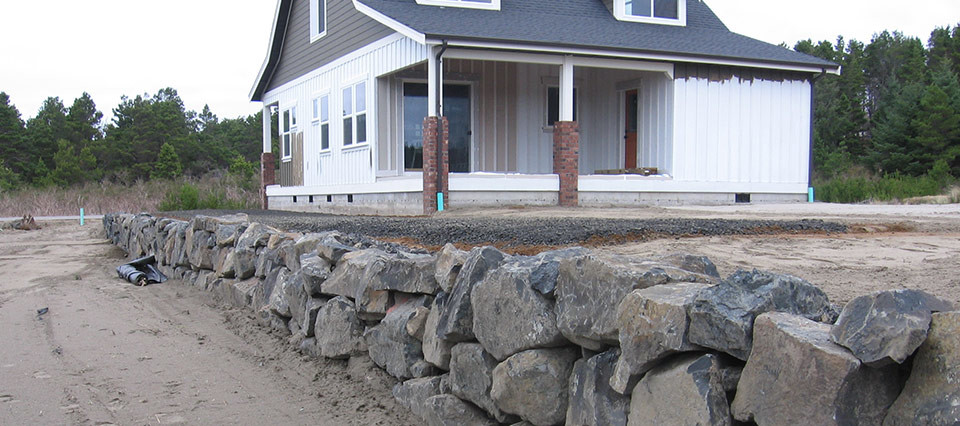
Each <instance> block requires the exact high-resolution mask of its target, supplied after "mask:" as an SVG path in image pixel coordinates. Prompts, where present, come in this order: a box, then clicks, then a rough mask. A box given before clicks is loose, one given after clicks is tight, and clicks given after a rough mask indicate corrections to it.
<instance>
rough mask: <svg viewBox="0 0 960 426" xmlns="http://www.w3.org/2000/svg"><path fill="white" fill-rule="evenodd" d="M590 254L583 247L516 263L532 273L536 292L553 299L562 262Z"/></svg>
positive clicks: (543, 254)
mask: <svg viewBox="0 0 960 426" xmlns="http://www.w3.org/2000/svg"><path fill="white" fill-rule="evenodd" d="M588 253H590V251H589V250H587V249H585V248H583V247H571V248H565V249H560V250H550V251H545V252H543V253H540V254H538V255H536V256H530V257H521V258H516V259H515V262H516V263H519V264H521V265H523V267H524V268H525V269H528V270H529V271H530V283H531V287H533V289H534V290H537V291H538V292H539V293H540V294H543V295H545V296H547V297H551V298H552V297H554V292H555V291H556V290H557V280H558V279H559V277H560V262H562V261H563V260H565V259H570V258H574V257H579V256H584V255H586V254H588Z"/></svg>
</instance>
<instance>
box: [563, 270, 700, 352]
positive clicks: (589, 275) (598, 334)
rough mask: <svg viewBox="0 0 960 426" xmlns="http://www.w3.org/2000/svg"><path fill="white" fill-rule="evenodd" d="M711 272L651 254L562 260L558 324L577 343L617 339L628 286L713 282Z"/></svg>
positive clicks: (597, 344) (598, 344) (596, 344)
mask: <svg viewBox="0 0 960 426" xmlns="http://www.w3.org/2000/svg"><path fill="white" fill-rule="evenodd" d="M715 281H716V278H715V277H712V276H709V275H703V274H699V273H696V272H691V271H685V270H682V269H679V268H677V267H675V266H673V265H669V264H666V263H661V262H659V261H657V260H651V259H637V258H632V257H626V256H620V255H611V254H603V253H594V254H589V255H586V256H579V257H575V258H568V259H565V260H563V261H562V262H561V263H560V275H559V278H558V280H557V325H558V326H559V328H560V331H561V332H562V333H563V335H564V336H566V338H567V339H570V341H571V342H574V343H576V344H578V345H580V346H583V347H586V348H588V349H591V350H595V351H599V350H603V348H604V347H606V346H609V345H616V344H617V343H618V334H617V313H616V309H614V308H612V307H615V306H618V305H619V304H620V301H621V300H622V299H623V297H624V296H626V295H627V293H629V292H630V291H632V290H635V289H643V288H647V287H652V286H654V285H660V284H667V283H671V282H698V283H713V282H715Z"/></svg>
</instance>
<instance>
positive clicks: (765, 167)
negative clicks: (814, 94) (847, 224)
mask: <svg viewBox="0 0 960 426" xmlns="http://www.w3.org/2000/svg"><path fill="white" fill-rule="evenodd" d="M723 72H726V73H727V74H726V75H723V74H722V73H723ZM751 73H753V72H752V71H745V70H734V69H725V70H724V69H719V70H718V68H716V67H709V68H708V67H701V68H700V69H696V68H695V67H689V68H688V69H686V70H682V69H679V67H678V75H677V77H676V79H675V80H674V108H673V113H674V115H675V116H674V135H675V137H674V147H673V148H674V155H673V162H674V165H673V177H674V179H676V180H678V181H691V182H711V183H713V182H730V183H782V184H806V183H807V178H808V176H807V175H808V164H809V157H810V153H809V143H810V128H809V123H810V83H809V82H808V81H806V80H803V79H801V78H800V77H798V76H796V75H793V74H788V73H783V74H779V73H771V72H764V73H762V74H757V75H752V74H751ZM667 140H669V138H668V139H667Z"/></svg>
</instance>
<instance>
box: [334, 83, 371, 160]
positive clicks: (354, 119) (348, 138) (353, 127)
mask: <svg viewBox="0 0 960 426" xmlns="http://www.w3.org/2000/svg"><path fill="white" fill-rule="evenodd" d="M340 101H341V103H342V105H343V115H342V116H343V146H345V147H346V146H351V145H356V144H362V143H367V82H365V81H361V82H359V83H357V84H354V85H353V86H349V87H345V88H344V89H343V96H342V97H341V98H340Z"/></svg>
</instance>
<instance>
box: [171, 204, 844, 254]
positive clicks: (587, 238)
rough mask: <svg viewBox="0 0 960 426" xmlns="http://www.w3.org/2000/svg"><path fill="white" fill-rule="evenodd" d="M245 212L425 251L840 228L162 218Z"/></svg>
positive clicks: (761, 223)
mask: <svg viewBox="0 0 960 426" xmlns="http://www.w3.org/2000/svg"><path fill="white" fill-rule="evenodd" d="M232 213H246V214H247V215H248V216H249V218H250V221H251V222H260V223H263V224H266V225H270V226H273V227H276V228H279V229H283V230H287V231H292V232H321V231H329V230H337V231H340V232H342V233H347V234H356V235H363V236H368V237H372V238H380V239H388V240H401V241H403V242H404V243H418V244H421V245H423V246H427V247H434V248H436V247H439V246H442V245H443V244H446V243H448V242H449V243H459V244H463V245H482V244H494V245H497V246H499V247H522V246H565V245H574V244H587V245H602V244H613V243H621V242H627V241H645V240H651V239H657V238H670V237H681V236H715V235H764V234H766V235H770V234H804V233H843V232H846V231H847V227H846V225H843V224H840V223H835V222H827V221H823V220H819V219H802V220H741V219H690V218H676V219H601V218H573V217H551V218H493V217H470V218H463V217H457V218H444V217H395V216H341V215H330V214H320V213H298V212H285V211H274V210H269V211H265V210H229V211H227V210H213V211H210V210H200V211H185V212H171V213H167V214H165V215H166V216H171V217H179V218H190V217H192V216H193V215H196V214H204V215H217V216H219V215H225V214H232Z"/></svg>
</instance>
